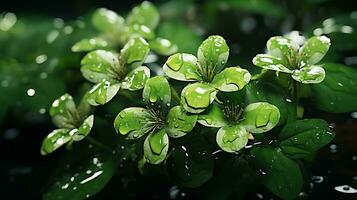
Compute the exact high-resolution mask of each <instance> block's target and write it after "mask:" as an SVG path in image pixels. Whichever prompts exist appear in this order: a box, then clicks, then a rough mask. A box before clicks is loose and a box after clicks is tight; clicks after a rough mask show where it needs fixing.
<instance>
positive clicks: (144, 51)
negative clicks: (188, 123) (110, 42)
mask: <svg viewBox="0 0 357 200" xmlns="http://www.w3.org/2000/svg"><path fill="white" fill-rule="evenodd" d="M149 51H150V48H149V44H148V43H147V42H146V41H145V40H144V39H143V38H141V37H134V38H131V39H130V40H129V41H128V42H127V43H126V44H125V46H124V47H123V49H122V50H121V51H120V58H121V59H122V60H123V61H124V62H125V63H126V64H130V65H135V66H140V65H141V64H143V62H144V61H145V59H146V57H147V55H148V54H149Z"/></svg>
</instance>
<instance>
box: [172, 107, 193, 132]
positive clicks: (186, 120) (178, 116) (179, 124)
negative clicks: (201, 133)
mask: <svg viewBox="0 0 357 200" xmlns="http://www.w3.org/2000/svg"><path fill="white" fill-rule="evenodd" d="M196 121H197V115H191V114H189V113H187V112H186V111H185V110H184V109H183V108H182V107H181V106H175V107H173V108H171V109H170V111H169V113H168V115H167V123H168V125H167V127H166V132H167V134H168V135H169V136H170V137H174V138H177V137H182V136H184V135H186V134H187V133H189V132H190V131H191V130H192V129H193V128H194V127H195V125H196Z"/></svg>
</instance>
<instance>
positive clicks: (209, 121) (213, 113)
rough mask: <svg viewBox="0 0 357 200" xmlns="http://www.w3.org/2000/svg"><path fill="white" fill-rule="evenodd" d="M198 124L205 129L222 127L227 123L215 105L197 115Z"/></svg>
mask: <svg viewBox="0 0 357 200" xmlns="http://www.w3.org/2000/svg"><path fill="white" fill-rule="evenodd" d="M198 122H199V123H200V124H202V125H204V126H207V127H222V126H224V125H226V123H227V122H226V119H225V116H224V113H223V112H222V110H221V108H220V107H219V106H218V105H217V104H216V103H213V104H212V105H211V106H210V107H209V108H208V109H207V110H206V111H204V112H203V113H201V114H199V115H198Z"/></svg>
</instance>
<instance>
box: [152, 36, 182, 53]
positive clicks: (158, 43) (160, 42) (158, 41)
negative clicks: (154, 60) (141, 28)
mask: <svg viewBox="0 0 357 200" xmlns="http://www.w3.org/2000/svg"><path fill="white" fill-rule="evenodd" d="M149 45H150V49H151V50H153V51H155V52H156V53H158V54H160V55H164V56H169V55H172V54H174V53H176V52H177V50H178V47H177V45H175V44H173V43H172V42H171V41H170V40H168V39H165V38H159V37H158V38H155V39H154V40H152V41H150V42H149Z"/></svg>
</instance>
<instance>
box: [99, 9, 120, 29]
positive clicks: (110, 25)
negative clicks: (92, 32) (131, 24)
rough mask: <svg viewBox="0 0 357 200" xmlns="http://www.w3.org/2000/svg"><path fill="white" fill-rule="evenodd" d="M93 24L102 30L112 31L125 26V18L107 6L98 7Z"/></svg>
mask: <svg viewBox="0 0 357 200" xmlns="http://www.w3.org/2000/svg"><path fill="white" fill-rule="evenodd" d="M92 23H93V26H94V27H95V28H96V29H98V30H99V31H102V32H112V31H117V30H120V29H122V28H123V26H124V18H123V17H121V16H119V15H118V14H117V13H115V12H114V11H111V10H108V9H106V8H99V9H97V10H96V11H95V12H94V13H93V16H92Z"/></svg>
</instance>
